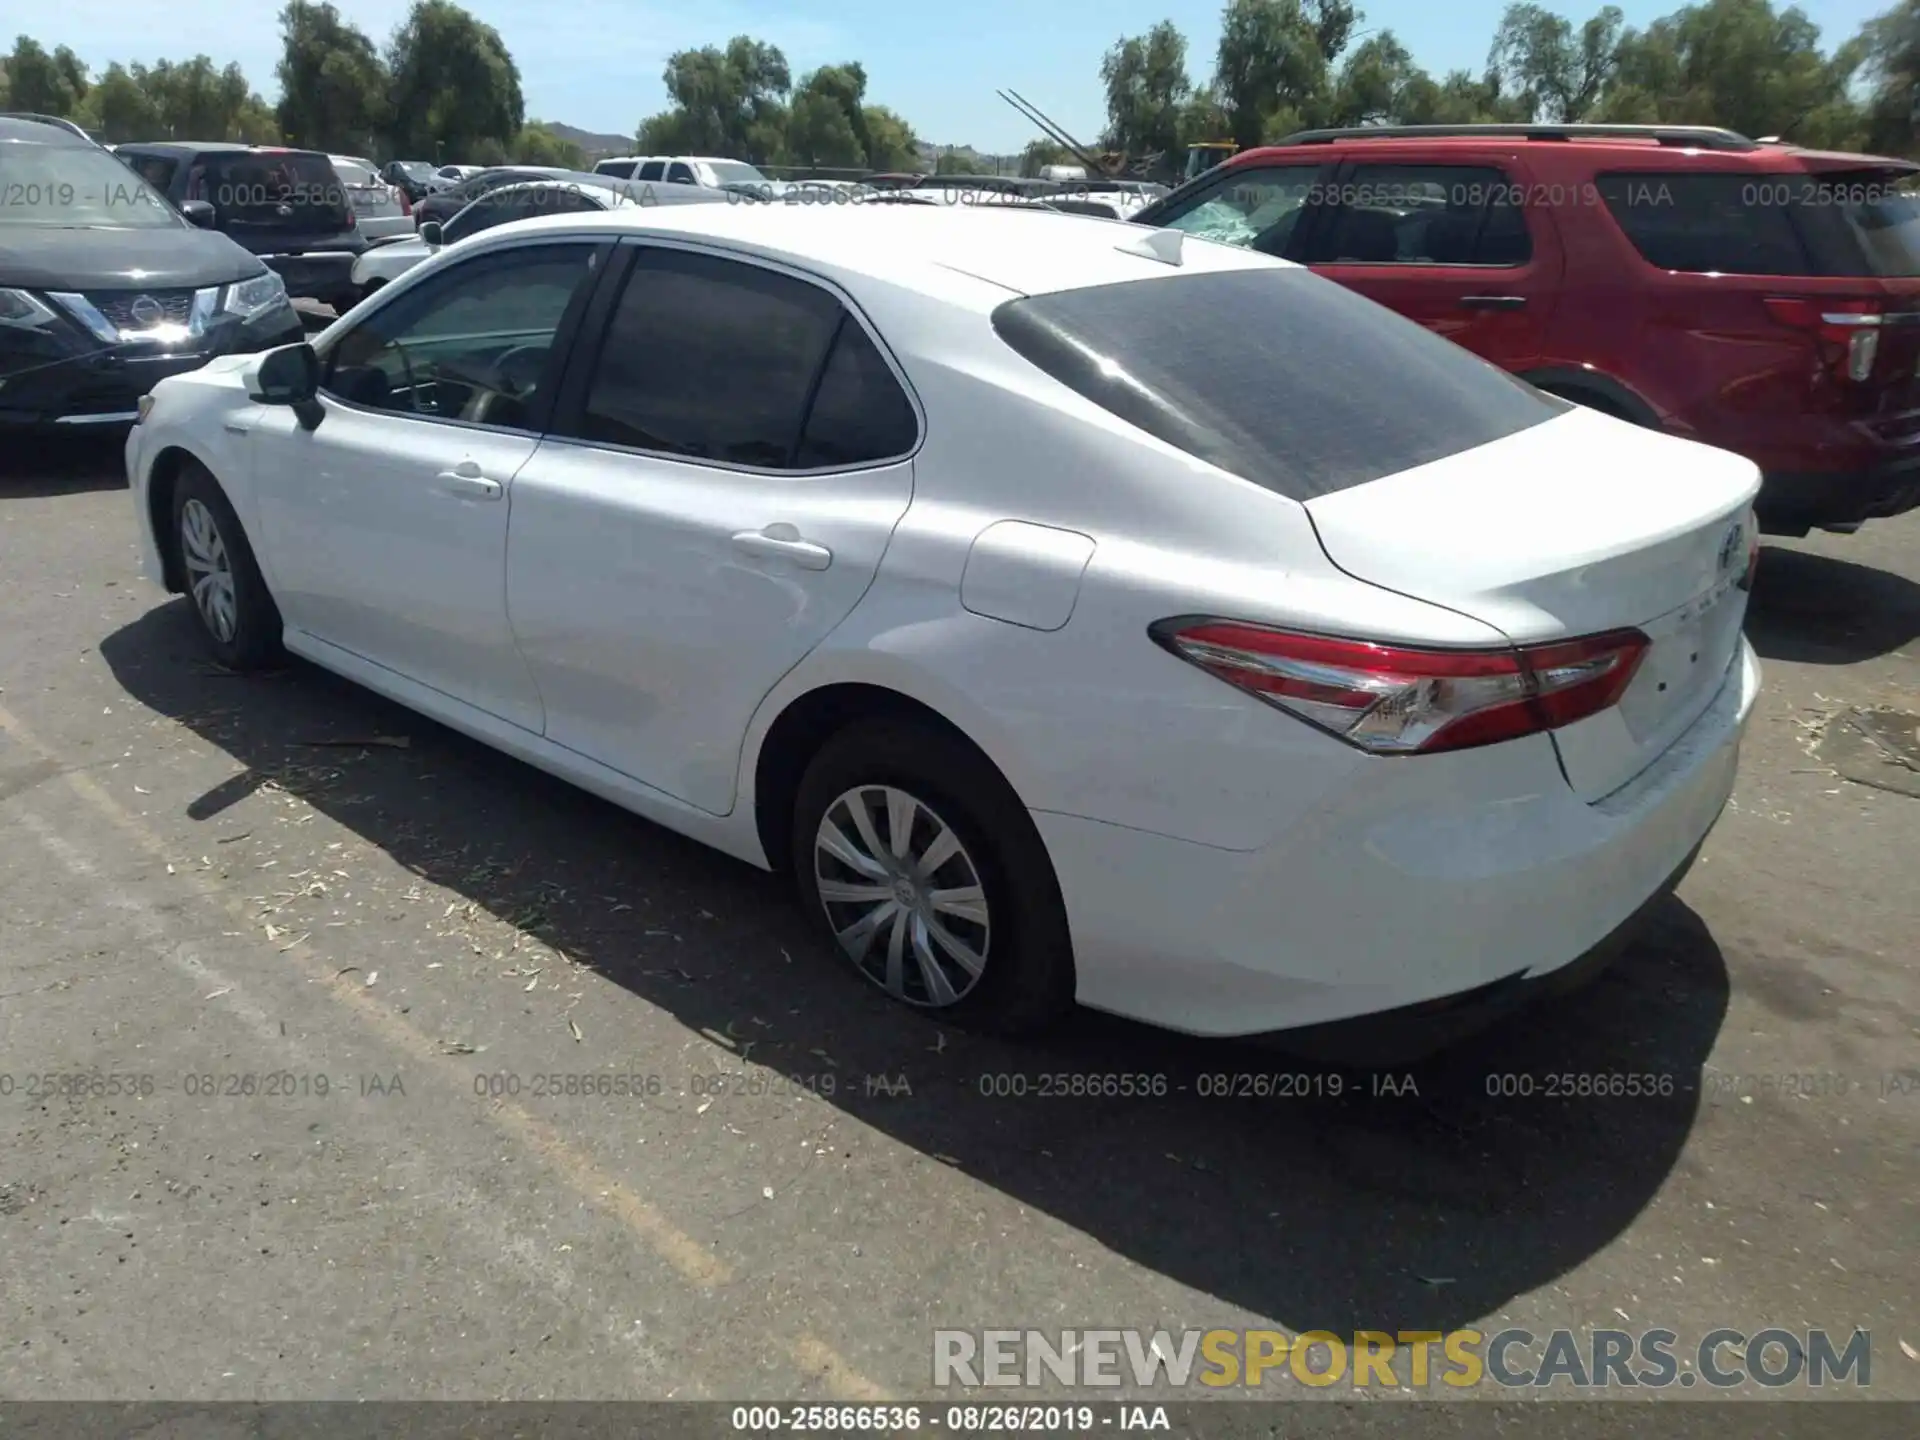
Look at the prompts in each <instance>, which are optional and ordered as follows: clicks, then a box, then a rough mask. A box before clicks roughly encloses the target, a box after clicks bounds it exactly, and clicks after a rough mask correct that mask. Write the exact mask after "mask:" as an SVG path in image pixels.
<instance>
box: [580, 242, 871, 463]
mask: <svg viewBox="0 0 1920 1440" xmlns="http://www.w3.org/2000/svg"><path fill="white" fill-rule="evenodd" d="M841 314H842V309H841V306H840V302H839V301H838V300H836V299H835V298H834V297H833V296H831V295H829V294H828V293H827V292H826V291H824V290H822V289H820V288H819V287H817V286H814V285H809V284H807V283H806V282H804V281H801V280H796V279H794V278H793V277H791V276H787V275H780V274H776V273H775V272H773V271H771V270H766V269H763V268H761V267H760V266H757V265H747V264H743V263H741V262H740V261H736V260H724V259H720V258H718V257H715V256H709V255H695V254H690V253H687V252H685V251H677V250H664V249H662V250H642V251H641V252H640V253H639V255H638V256H637V257H636V259H635V263H634V266H633V270H632V271H631V273H630V274H629V275H628V277H627V281H626V288H625V290H624V292H623V293H622V294H621V297H620V302H619V304H618V305H617V306H616V307H615V309H614V313H613V316H612V319H611V321H610V323H609V325H608V328H607V335H606V340H605V342H604V344H603V345H602V347H601V351H600V355H599V359H598V362H597V363H596V365H595V368H594V372H593V379H592V382H591V384H590V385H589V387H588V391H587V399H586V405H585V410H584V413H583V414H582V416H581V420H580V430H579V438H581V439H583V440H589V441H598V442H601V443H604V444H610V445H620V446H626V447H631V448H633V449H639V450H655V451H660V452H663V453H665V454H669V455H678V456H684V457H685V458H687V459H690V460H704V461H714V462H719V463H722V464H733V465H752V466H758V467H763V468H769V469H778V468H786V467H789V466H791V465H793V464H794V463H795V461H794V457H795V454H796V452H797V450H798V448H799V446H800V441H801V428H802V422H803V420H804V419H805V416H806V410H807V399H808V396H809V395H810V394H811V392H812V390H813V388H814V381H815V377H816V376H818V375H819V374H820V370H821V365H822V363H823V362H824V360H825V359H826V357H827V348H828V346H829V345H830V344H831V343H832V342H833V339H834V336H835V333H836V331H837V329H838V327H839V323H840V317H841Z"/></svg>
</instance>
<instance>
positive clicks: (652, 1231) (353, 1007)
mask: <svg viewBox="0 0 1920 1440" xmlns="http://www.w3.org/2000/svg"><path fill="white" fill-rule="evenodd" d="M0 730H4V731H6V732H7V733H8V734H9V735H11V736H12V737H13V739H14V740H15V741H16V742H17V743H18V744H19V745H20V746H21V747H22V748H23V749H27V750H31V751H32V752H34V753H35V754H36V755H38V756H39V757H40V758H41V760H42V761H44V762H46V763H47V764H49V765H52V766H54V767H56V769H57V771H58V773H59V776H60V778H61V779H62V780H64V781H65V782H66V783H67V785H68V786H69V788H71V789H72V790H73V792H74V793H75V794H76V795H78V796H79V797H80V798H81V799H82V800H84V801H86V802H87V804H89V805H91V806H92V807H93V808H94V809H95V810H97V811H99V812H100V813H101V814H102V815H104V816H105V817H106V818H107V819H108V820H110V821H112V822H113V823H114V824H115V825H116V826H117V827H118V828H119V829H121V830H123V831H124V832H126V834H127V835H128V836H129V837H130V838H131V839H132V840H133V841H134V843H135V844H137V845H139V846H140V848H141V849H143V850H145V851H146V852H147V853H148V854H150V855H152V856H154V857H155V858H156V859H158V860H161V861H162V862H164V861H166V859H167V857H168V856H169V854H171V853H172V849H173V847H171V846H169V845H168V844H167V843H166V841H165V840H164V839H162V838H161V837H160V836H159V835H158V834H156V833H155V832H154V831H153V830H152V829H151V828H150V827H149V826H147V825H146V824H145V823H143V822H142V821H141V820H140V818H139V817H138V816H137V815H135V814H133V812H132V811H130V810H128V809H127V808H126V807H125V806H123V805H122V804H121V803H120V802H119V801H118V800H115V799H114V798H113V796H112V795H111V794H109V793H108V792H107V790H106V788H105V787H104V786H102V785H101V784H100V782H99V781H97V780H95V779H94V778H93V776H92V775H90V774H88V773H87V772H86V771H85V770H78V769H72V768H69V767H68V766H66V765H65V764H63V763H62V761H61V758H60V756H59V755H58V753H56V752H55V751H54V750H53V749H52V748H51V747H49V746H48V745H46V744H45V743H44V742H42V741H41V740H40V739H39V738H38V737H37V736H36V735H34V733H33V732H32V731H31V730H29V729H28V728H27V727H26V726H25V725H24V724H22V723H21V721H20V719H19V717H18V716H16V715H14V714H13V713H12V712H11V711H9V710H8V709H7V708H6V707H5V706H0ZM170 878H175V879H179V880H182V881H184V882H185V883H186V884H187V885H188V886H189V887H190V888H191V889H193V890H194V891H196V892H197V893H198V894H199V895H200V896H201V897H202V898H203V899H206V900H209V901H211V902H213V903H214V904H216V905H218V906H219V907H220V908H221V909H222V910H224V911H226V913H227V914H229V915H231V916H233V917H234V918H235V919H237V920H238V921H239V922H240V924H241V925H242V926H244V927H245V928H246V929H247V930H248V931H252V930H253V929H254V928H255V925H256V923H257V922H256V919H255V917H254V916H253V915H252V914H251V913H249V912H248V910H247V909H246V907H245V906H243V905H242V904H241V903H240V902H239V901H238V900H236V899H234V898H233V897H232V896H231V895H229V894H227V893H226V892H224V891H222V890H221V889H219V888H218V887H217V886H216V885H214V884H213V883H212V882H211V881H208V880H205V879H202V878H201V877H200V876H199V875H197V874H195V873H193V872H190V871H189V872H183V873H179V874H176V875H174V876H173V877H170ZM283 958H284V959H287V960H291V961H292V962H293V963H294V964H295V965H296V966H298V967H299V968H300V969H301V970H303V971H305V972H306V973H307V975H308V977H309V978H310V979H311V980H312V981H313V982H314V983H316V984H318V985H321V986H323V987H324V988H325V989H326V992H327V993H328V994H329V995H331V996H332V997H333V998H334V999H335V1000H337V1001H340V1002H341V1003H342V1004H344V1005H345V1006H346V1008H347V1009H349V1010H350V1011H352V1012H353V1013H354V1015H355V1016H356V1017H357V1018H358V1019H360V1020H361V1021H362V1022H364V1023H365V1024H366V1025H367V1027H368V1028H369V1029H372V1030H374V1031H377V1032H378V1033H379V1034H380V1036H381V1037H382V1038H383V1039H385V1040H386V1041H387V1042H388V1043H390V1044H392V1045H393V1046H395V1047H396V1048H397V1049H400V1050H402V1051H404V1052H406V1053H407V1054H408V1055H410V1056H411V1057H413V1059H414V1061H415V1062H417V1063H419V1064H420V1065H422V1066H423V1067H425V1068H426V1069H428V1070H429V1071H431V1072H434V1073H436V1074H437V1075H439V1076H440V1077H441V1078H443V1079H446V1080H447V1081H449V1082H450V1083H451V1085H452V1087H453V1088H454V1089H455V1090H456V1091H459V1092H463V1093H466V1094H471V1093H472V1085H471V1082H470V1079H469V1077H468V1076H467V1075H466V1073H465V1072H464V1071H462V1070H461V1068H460V1066H459V1064H458V1063H457V1062H455V1061H454V1060H452V1059H450V1058H449V1057H448V1056H446V1055H444V1054H442V1053H441V1051H440V1049H439V1046H438V1045H437V1044H436V1043H435V1042H434V1040H433V1038H432V1037H431V1036H429V1035H427V1034H425V1033H424V1032H423V1031H421V1030H419V1029H417V1028H415V1027H414V1026H413V1025H411V1024H409V1023H408V1022H407V1021H406V1020H405V1019H403V1018H402V1017H401V1016H400V1015H399V1014H397V1013H396V1012H395V1011H393V1010H390V1009H389V1008H387V1006H385V1005H384V1004H382V1003H380V1002H379V1001H377V1000H375V999H374V998H373V997H372V996H371V995H370V994H369V993H368V991H367V990H366V988H365V987H364V986H361V985H355V984H353V983H351V982H350V981H348V980H347V979H346V978H345V977H344V976H341V975H338V974H335V973H334V972H333V970H332V968H331V967H330V966H329V965H328V964H327V962H326V961H325V960H324V959H322V958H321V957H320V956H319V955H317V954H314V953H311V952H304V951H303V952H298V953H296V952H288V953H287V954H286V955H285V956H284V957H283ZM482 1109H483V1113H485V1114H486V1115H487V1116H488V1118H490V1119H491V1120H493V1121H494V1123H495V1124H496V1125H498V1126H499V1127H500V1128H501V1129H502V1130H504V1131H505V1132H506V1133H507V1134H509V1135H511V1136H512V1137H513V1138H514V1139H516V1140H518V1141H519V1142H520V1143H521V1144H522V1145H523V1146H524V1147H525V1148H526V1149H528V1150H529V1151H531V1152H532V1153H533V1154H534V1155H536V1156H538V1157H539V1158H540V1159H541V1160H542V1161H544V1162H545V1163H546V1165H547V1166H548V1167H549V1168H550V1169H552V1170H553V1171H554V1172H555V1173H556V1174H557V1175H558V1176H559V1177H560V1178H561V1180H563V1181H564V1182H565V1183H566V1184H567V1185H568V1186H569V1187H571V1188H572V1189H573V1190H574V1191H576V1192H577V1193H578V1194H579V1195H580V1196H581V1197H582V1198H583V1199H585V1200H586V1201H587V1202H588V1203H589V1204H591V1205H592V1206H593V1207H594V1208H595V1209H597V1210H600V1211H602V1212H603V1213H605V1214H607V1215H610V1216H612V1217H613V1218H614V1219H615V1220H617V1221H619V1222H620V1224H621V1225H623V1226H625V1227H626V1229H627V1231H628V1233H630V1234H631V1235H633V1236H634V1237H635V1238H636V1239H637V1240H638V1241H639V1242H640V1243H641V1244H642V1245H644V1246H645V1247H646V1248H647V1249H648V1250H650V1251H651V1252H653V1254H654V1255H656V1256H657V1257H659V1259H660V1260H662V1261H663V1262H665V1263H666V1264H667V1265H668V1266H669V1267H671V1268H672V1270H673V1271H674V1272H675V1273H676V1274H678V1275H679V1276H680V1277H681V1278H682V1279H683V1280H685V1281H687V1282H688V1283H689V1284H692V1285H696V1286H699V1287H701V1288H703V1289H718V1288H720V1287H722V1286H725V1285H728V1284H730V1283H731V1282H732V1280H733V1269H732V1267H731V1266H729V1265H728V1264H727V1262H726V1261H725V1260H723V1259H721V1258H720V1257H719V1256H718V1255H716V1254H714V1252H713V1250H712V1249H711V1248H710V1247H708V1246H707V1245H705V1244H702V1243H701V1242H700V1241H699V1240H697V1239H695V1238H694V1237H693V1236H691V1235H689V1234H687V1233H686V1232H685V1231H684V1230H681V1229H680V1228H679V1227H678V1226H676V1225H675V1224H674V1223H673V1222H672V1221H671V1220H669V1219H668V1218H667V1216H666V1215H665V1214H663V1213H662V1212H661V1211H660V1210H659V1209H658V1208H657V1207H655V1206H654V1205H653V1204H651V1203H650V1202H648V1201H647V1200H645V1199H643V1198H642V1197H641V1196H640V1195H639V1194H638V1193H636V1192H635V1191H634V1189H633V1187H632V1186H630V1185H628V1184H627V1183H626V1182H625V1181H623V1180H621V1179H619V1178H618V1177H616V1176H614V1175H612V1174H610V1173H609V1172H607V1171H606V1170H603V1169H602V1168H601V1167H600V1166H599V1165H598V1164H596V1163H595V1162H594V1160H593V1159H592V1157H590V1156H588V1155H586V1154H585V1153H583V1152H582V1151H580V1150H579V1149H577V1148H576V1147H575V1146H573V1145H571V1144H569V1143H568V1142H567V1140H566V1139H565V1138H564V1137H563V1136H561V1135H560V1134H559V1133H558V1132H557V1131H555V1130H554V1128H553V1127H552V1126H550V1125H548V1124H547V1123H546V1122H545V1121H543V1120H541V1119H540V1118H539V1117H537V1116H535V1115H534V1114H532V1113H531V1112H530V1111H528V1110H527V1109H525V1108H524V1107H523V1106H520V1105H517V1104H515V1103H513V1102H512V1101H509V1100H499V1101H492V1102H489V1103H486V1104H484V1105H483V1106H482ZM788 1350H789V1354H790V1355H791V1356H792V1358H793V1359H794V1361H795V1362H796V1363H797V1364H798V1365H799V1366H800V1367H801V1368H802V1369H803V1370H804V1371H806V1372H808V1373H809V1374H814V1375H818V1376H819V1377H820V1378H821V1381H822V1383H823V1384H824V1385H825V1386H826V1388H827V1389H828V1391H829V1393H831V1394H832V1395H833V1396H834V1398H836V1399H841V1400H850V1401H859V1400H874V1401H877V1400H884V1399H886V1398H888V1397H887V1392H886V1391H885V1390H883V1389H882V1388H881V1387H880V1386H878V1385H876V1384H874V1383H873V1382H872V1381H871V1380H868V1379H867V1378H866V1377H865V1376H863V1375H861V1374H860V1373H859V1372H858V1371H856V1370H855V1369H854V1368H853V1367H852V1366H851V1365H850V1364H848V1363H847V1361H846V1360H845V1359H844V1358H842V1357H841V1355H840V1354H839V1352H837V1351H836V1350H834V1349H833V1348H832V1347H831V1346H830V1345H828V1344H827V1343H826V1342H825V1341H823V1340H821V1339H819V1338H818V1337H816V1336H813V1335H809V1334H802V1335H800V1336H798V1337H796V1338H795V1339H794V1340H793V1341H792V1343H791V1344H790V1345H789V1347H788Z"/></svg>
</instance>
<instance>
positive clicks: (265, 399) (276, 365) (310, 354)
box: [241, 340, 326, 430]
mask: <svg viewBox="0 0 1920 1440" xmlns="http://www.w3.org/2000/svg"><path fill="white" fill-rule="evenodd" d="M241 375H242V378H243V379H244V381H245V383H246V387H247V394H248V395H249V396H250V397H251V398H252V399H253V400H255V401H256V402H258V403H259V404H261V405H287V406H291V407H292V409H293V413H294V414H295V415H297V416H299V417H300V423H301V425H303V426H304V427H305V428H307V429H309V430H311V429H313V428H314V426H316V425H318V424H319V423H320V417H321V416H322V415H323V414H325V413H326V412H325V411H324V410H322V409H321V406H320V402H319V400H318V399H316V398H315V397H316V396H318V395H319V393H320V357H319V355H318V354H316V353H315V352H314V348H313V346H311V345H309V344H307V343H306V342H305V341H304V340H303V341H301V342H300V343H299V344H298V345H282V346H281V347H280V348H279V349H277V350H268V351H264V352H263V353H261V354H259V355H256V356H254V358H253V359H252V360H250V361H248V362H247V365H246V368H245V369H244V370H242V371H241Z"/></svg>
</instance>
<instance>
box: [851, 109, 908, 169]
mask: <svg viewBox="0 0 1920 1440" xmlns="http://www.w3.org/2000/svg"><path fill="white" fill-rule="evenodd" d="M864 114H865V116H866V125H867V164H868V166H869V167H871V168H872V169H875V170H910V169H913V168H914V167H916V166H918V165H919V163H920V137H919V136H918V135H915V134H914V133H913V127H912V126H911V125H909V124H908V123H907V121H906V117H905V116H903V115H899V114H897V113H895V112H894V111H892V110H890V109H888V108H887V107H886V106H885V105H868V106H866V107H865V110H864Z"/></svg>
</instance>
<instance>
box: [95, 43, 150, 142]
mask: <svg viewBox="0 0 1920 1440" xmlns="http://www.w3.org/2000/svg"><path fill="white" fill-rule="evenodd" d="M76 118H77V119H78V120H79V121H80V123H81V124H82V125H83V126H85V127H86V129H87V130H88V131H89V132H91V133H92V134H94V135H96V136H98V137H99V138H100V139H102V140H105V141H107V142H109V143H110V144H118V143H119V142H121V141H125V140H151V139H154V138H155V137H156V136H159V135H162V134H164V133H165V132H164V131H163V130H162V128H161V124H160V109H159V107H158V106H157V105H155V104H154V103H153V97H152V96H151V95H149V94H147V90H146V87H145V86H144V85H142V84H141V83H140V81H139V80H137V79H135V78H134V76H133V75H131V74H130V73H128V70H127V67H126V66H124V65H122V64H121V63H120V62H119V61H118V60H116V61H114V62H113V63H112V64H111V65H109V66H107V69H106V73H105V74H103V75H101V77H100V78H99V79H98V80H97V81H95V82H94V84H93V88H92V89H90V90H88V91H87V98H86V99H85V100H84V101H83V102H82V103H81V106H80V114H79V115H78V116H77V117H76Z"/></svg>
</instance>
